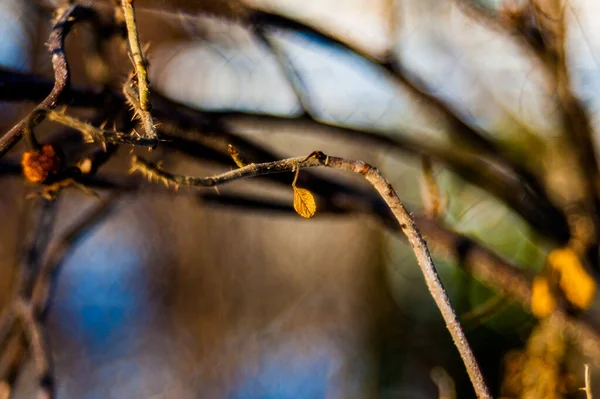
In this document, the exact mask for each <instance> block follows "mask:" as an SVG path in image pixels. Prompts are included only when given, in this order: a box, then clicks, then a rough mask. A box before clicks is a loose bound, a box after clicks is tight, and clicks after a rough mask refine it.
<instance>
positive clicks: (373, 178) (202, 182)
mask: <svg viewBox="0 0 600 399" xmlns="http://www.w3.org/2000/svg"><path fill="white" fill-rule="evenodd" d="M313 167H330V168H334V169H340V170H345V171H349V172H354V173H358V174H361V175H363V176H364V177H365V179H366V180H367V181H368V182H369V183H371V185H372V186H373V187H374V188H375V190H377V192H378V193H379V195H380V196H381V197H382V198H383V200H384V201H385V203H386V204H387V206H388V207H389V209H390V210H391V211H392V213H393V215H394V217H395V218H396V221H397V223H398V225H399V226H400V228H401V229H402V231H403V232H404V234H405V235H406V237H407V239H408V242H409V243H410V244H411V246H412V248H413V251H414V253H415V256H416V258H417V262H418V264H419V266H420V267H421V271H422V272H423V276H424V277H425V282H426V284H427V287H428V289H429V292H430V293H431V295H432V297H433V299H434V301H435V303H436V305H437V306H438V308H439V309H440V312H441V314H442V317H443V318H444V320H445V322H446V326H447V327H448V330H449V331H450V335H451V336H452V338H453V340H454V344H455V345H456V347H457V349H458V351H459V352H460V355H461V357H462V359H463V362H464V364H465V367H466V369H467V372H468V374H469V377H470V379H471V383H472V384H473V388H474V389H475V392H476V393H477V396H478V397H479V398H491V397H492V396H491V395H490V393H489V390H488V388H487V386H486V384H485V381H484V379H483V375H482V374H481V370H480V369H479V365H478V364H477V361H476V360H475V356H474V355H473V352H472V350H471V347H470V346H469V343H468V341H467V339H466V336H465V334H464V332H463V330H462V327H461V325H460V322H459V320H458V317H457V316H456V313H455V312H454V309H453V308H452V304H451V303H450V300H449V298H448V295H447V294H446V291H445V289H444V286H443V284H442V282H441V281H440V278H439V276H438V274H437V271H436V268H435V265H434V263H433V260H432V259H431V255H430V254H429V249H428V248H427V244H426V243H425V240H423V237H422V236H421V233H420V232H419V230H418V229H417V226H416V225H415V222H414V220H413V218H412V216H411V215H410V214H409V213H408V211H407V210H406V209H405V208H404V206H403V205H402V202H401V201H400V198H399V197H398V195H397V194H396V191H395V190H394V188H393V187H392V186H391V184H390V183H389V182H388V181H387V180H386V179H385V177H384V176H383V175H382V174H381V173H380V172H379V171H378V170H377V169H376V168H374V167H372V166H371V165H369V164H367V163H364V162H362V161H355V160H347V159H344V158H339V157H331V156H328V155H325V154H323V153H322V152H320V151H315V152H314V153H312V154H310V155H309V156H308V157H299V158H289V159H284V160H280V161H275V162H266V163H261V164H250V165H248V166H245V167H243V168H239V169H235V170H232V171H230V172H227V173H223V174H221V175H217V176H212V177H189V176H180V175H173V174H171V173H167V172H165V171H162V170H160V169H158V168H157V167H156V166H155V165H153V164H150V163H149V162H146V161H143V160H141V159H139V158H135V157H134V160H133V167H132V169H134V170H140V171H141V172H142V173H144V174H146V175H147V176H149V177H150V178H154V179H157V180H161V181H163V182H165V183H167V184H168V183H169V182H170V183H173V184H175V185H176V186H179V185H186V186H192V187H195V186H204V187H213V186H217V185H220V184H225V183H228V182H231V181H234V180H237V179H241V178H244V177H251V176H258V175H264V174H271V173H283V172H292V171H295V170H298V169H301V168H302V169H303V168H313Z"/></svg>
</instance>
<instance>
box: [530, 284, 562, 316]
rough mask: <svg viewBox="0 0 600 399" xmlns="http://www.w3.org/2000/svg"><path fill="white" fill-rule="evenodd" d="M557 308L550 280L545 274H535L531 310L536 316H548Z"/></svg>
mask: <svg viewBox="0 0 600 399" xmlns="http://www.w3.org/2000/svg"><path fill="white" fill-rule="evenodd" d="M554 308H556V299H554V297H553V296H552V292H550V285H549V284H548V280H547V279H546V278H545V277H543V276H535V278H534V279H533V285H532V287H531V312H532V313H533V314H534V316H536V317H540V318H542V317H547V316H549V315H550V314H551V313H552V312H553V311H554Z"/></svg>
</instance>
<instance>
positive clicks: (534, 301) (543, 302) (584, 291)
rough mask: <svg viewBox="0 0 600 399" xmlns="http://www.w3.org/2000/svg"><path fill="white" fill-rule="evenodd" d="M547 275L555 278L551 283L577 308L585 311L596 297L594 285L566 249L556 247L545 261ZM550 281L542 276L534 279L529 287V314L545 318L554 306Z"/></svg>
mask: <svg viewBox="0 0 600 399" xmlns="http://www.w3.org/2000/svg"><path fill="white" fill-rule="evenodd" d="M547 265H548V268H549V270H548V272H549V273H545V274H547V275H548V276H557V280H553V281H552V283H554V284H556V286H557V287H559V288H560V289H561V291H562V292H563V294H564V296H565V298H566V299H567V300H568V301H569V302H570V303H571V304H572V305H574V306H576V307H577V308H579V309H587V308H588V307H589V306H590V305H591V304H592V301H593V300H594V297H595V295H596V282H595V281H594V279H593V278H592V276H590V274H589V273H588V272H587V270H586V269H585V267H584V266H583V264H582V263H581V261H580V259H579V257H578V256H577V254H576V253H575V252H574V251H573V250H572V249H570V248H558V249H555V250H553V251H552V252H550V254H548V258H547ZM550 284H551V281H549V279H548V277H547V276H546V275H540V276H536V277H535V278H534V280H533V285H532V287H531V288H532V297H531V311H532V312H533V314H534V315H535V316H537V317H546V316H548V315H550V313H552V311H553V310H554V308H555V307H556V299H555V298H554V296H553V295H552V290H551V285H550Z"/></svg>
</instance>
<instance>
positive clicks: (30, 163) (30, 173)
mask: <svg viewBox="0 0 600 399" xmlns="http://www.w3.org/2000/svg"><path fill="white" fill-rule="evenodd" d="M21 166H22V167H23V174H24V175H25V178H26V179H27V180H29V181H30V182H31V183H37V184H40V183H43V182H45V181H46V180H47V179H48V177H49V176H50V175H56V174H57V173H58V171H59V170H60V167H61V157H60V156H59V155H58V154H57V153H56V151H55V150H54V148H53V147H52V146H51V145H50V144H45V145H44V146H42V148H41V149H40V150H39V151H35V150H34V151H27V152H25V153H24V154H23V159H22V160H21Z"/></svg>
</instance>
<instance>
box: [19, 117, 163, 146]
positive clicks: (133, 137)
mask: <svg viewBox="0 0 600 399" xmlns="http://www.w3.org/2000/svg"><path fill="white" fill-rule="evenodd" d="M38 115H44V116H45V117H46V118H47V119H49V120H51V121H54V122H57V123H60V124H63V125H65V126H68V127H70V128H72V129H75V130H77V131H79V132H80V133H81V134H82V135H83V139H84V141H85V142H86V143H94V142H96V143H110V144H131V145H136V146H144V147H155V146H156V145H157V144H158V141H159V140H158V137H156V138H152V137H141V136H140V135H138V134H136V133H135V132H134V133H133V134H127V133H123V132H118V131H115V130H106V129H104V128H103V127H99V128H98V127H95V126H93V125H90V124H89V123H85V122H82V121H80V120H79V119H77V118H73V117H71V116H68V115H66V114H65V113H63V112H57V111H53V110H48V109H43V108H38V109H36V110H34V111H33V112H32V113H31V116H30V117H29V123H28V125H27V127H26V137H30V138H31V139H32V140H33V141H35V136H34V135H33V128H34V127H35V125H36V124H37V123H38V122H39V121H41V120H43V118H39V117H38ZM35 142H37V141H35Z"/></svg>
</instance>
